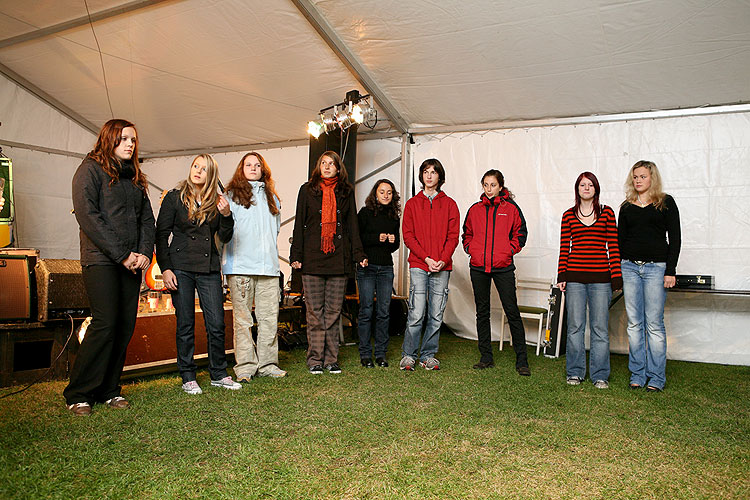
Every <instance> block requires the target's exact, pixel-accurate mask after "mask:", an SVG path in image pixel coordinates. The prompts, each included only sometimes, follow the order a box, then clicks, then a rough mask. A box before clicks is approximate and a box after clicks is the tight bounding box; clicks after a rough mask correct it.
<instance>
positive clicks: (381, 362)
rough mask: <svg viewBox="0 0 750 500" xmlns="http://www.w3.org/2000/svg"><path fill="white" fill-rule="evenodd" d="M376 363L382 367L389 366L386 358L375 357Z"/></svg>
mask: <svg viewBox="0 0 750 500" xmlns="http://www.w3.org/2000/svg"><path fill="white" fill-rule="evenodd" d="M375 364H376V365H378V366H380V367H381V368H388V361H386V360H385V358H375Z"/></svg>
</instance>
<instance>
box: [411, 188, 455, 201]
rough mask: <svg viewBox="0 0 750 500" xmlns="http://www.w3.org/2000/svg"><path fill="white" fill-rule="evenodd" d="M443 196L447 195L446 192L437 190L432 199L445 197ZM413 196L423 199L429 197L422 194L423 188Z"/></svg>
mask: <svg viewBox="0 0 750 500" xmlns="http://www.w3.org/2000/svg"><path fill="white" fill-rule="evenodd" d="M445 196H448V195H447V194H445V193H444V192H442V191H438V192H437V194H436V195H435V197H434V198H433V200H437V199H438V198H443V197H445ZM414 197H415V198H419V197H422V198H424V199H425V200H429V198H428V197H427V195H426V194H424V190H423V189H421V190H420V191H419V193H417V194H416V195H415V196H414Z"/></svg>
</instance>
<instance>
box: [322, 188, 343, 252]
mask: <svg viewBox="0 0 750 500" xmlns="http://www.w3.org/2000/svg"><path fill="white" fill-rule="evenodd" d="M338 181H339V178H338V176H336V177H329V178H328V179H325V178H324V179H320V188H321V189H322V190H323V203H322V207H321V214H322V215H321V222H322V223H323V226H322V228H321V229H320V249H321V250H322V251H323V253H331V252H333V251H334V250H335V247H334V245H333V237H334V236H335V235H336V194H335V193H334V190H335V189H336V183H338Z"/></svg>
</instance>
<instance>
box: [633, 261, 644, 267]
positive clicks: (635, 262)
mask: <svg viewBox="0 0 750 500" xmlns="http://www.w3.org/2000/svg"><path fill="white" fill-rule="evenodd" d="M633 263H634V264H636V265H638V266H645V265H646V264H647V262H646V261H645V260H634V261H633Z"/></svg>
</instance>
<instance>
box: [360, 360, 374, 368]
mask: <svg viewBox="0 0 750 500" xmlns="http://www.w3.org/2000/svg"><path fill="white" fill-rule="evenodd" d="M359 362H360V363H362V366H364V367H365V368H375V365H374V364H372V360H371V359H367V358H360V360H359Z"/></svg>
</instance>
